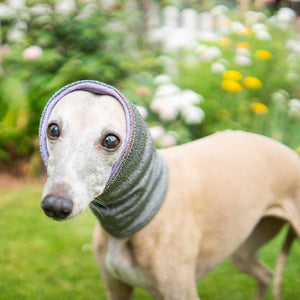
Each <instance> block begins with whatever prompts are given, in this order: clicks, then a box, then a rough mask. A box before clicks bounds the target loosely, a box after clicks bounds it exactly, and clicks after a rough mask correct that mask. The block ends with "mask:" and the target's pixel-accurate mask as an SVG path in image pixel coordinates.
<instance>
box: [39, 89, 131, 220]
mask: <svg viewBox="0 0 300 300" xmlns="http://www.w3.org/2000/svg"><path fill="white" fill-rule="evenodd" d="M52 102H53V101H52ZM46 110H47V108H46ZM126 129H127V124H126V114H125V111H124V107H122V105H121V103H120V101H118V100H117V99H116V98H115V97H113V96H111V95H99V94H95V93H91V92H88V91H82V90H75V91H71V92H69V93H67V94H66V95H64V96H63V97H61V98H60V99H59V101H57V103H55V105H54V106H53V108H52V109H51V110H50V112H49V113H48V115H47V116H46V117H45V116H44V118H42V122H41V127H40V139H41V151H42V156H43V159H44V162H45V164H46V166H47V173H48V180H47V182H46V184H45V187H44V191H43V200H42V208H43V210H44V212H45V213H46V215H47V216H50V217H52V218H54V219H56V220H63V219H67V218H72V217H75V216H76V215H78V214H79V213H81V212H83V211H84V210H85V209H86V208H87V206H88V205H89V203H90V202H91V201H92V200H93V199H95V198H96V197H97V196H99V195H101V194H102V193H103V191H104V189H105V186H106V184H107V182H108V180H109V178H110V176H111V175H112V173H113V172H114V169H115V168H116V167H117V164H118V161H119V160H120V157H121V156H122V154H123V150H124V144H125V142H126Z"/></svg>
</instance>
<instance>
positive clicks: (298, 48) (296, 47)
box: [285, 39, 300, 54]
mask: <svg viewBox="0 0 300 300" xmlns="http://www.w3.org/2000/svg"><path fill="white" fill-rule="evenodd" d="M285 47H286V49H288V50H290V51H293V52H295V53H297V54H300V41H297V40H293V39H289V40H288V41H287V42H286V44H285Z"/></svg>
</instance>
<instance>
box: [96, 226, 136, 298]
mask: <svg viewBox="0 0 300 300" xmlns="http://www.w3.org/2000/svg"><path fill="white" fill-rule="evenodd" d="M107 249H108V239H107V236H105V235H104V234H103V231H102V230H101V228H100V226H99V224H98V223H97V224H96V227H95V229H94V237H93V252H94V256H95V259H96V263H97V265H98V267H99V269H100V272H101V277H102V278H103V280H104V282H105V285H106V288H107V293H108V299H109V300H130V299H132V295H133V290H134V288H133V287H132V286H130V285H127V284H125V283H123V282H121V281H119V280H117V279H115V278H113V277H112V276H111V275H110V274H109V272H108V271H107V270H106V266H105V255H106V253H107Z"/></svg>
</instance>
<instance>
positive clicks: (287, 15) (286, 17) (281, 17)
mask: <svg viewBox="0 0 300 300" xmlns="http://www.w3.org/2000/svg"><path fill="white" fill-rule="evenodd" d="M296 17H297V14H296V12H295V11H294V10H293V9H291V8H288V7H282V8H280V9H279V11H278V14H277V20H278V21H280V22H287V23H291V22H293V21H294V20H295V19H296Z"/></svg>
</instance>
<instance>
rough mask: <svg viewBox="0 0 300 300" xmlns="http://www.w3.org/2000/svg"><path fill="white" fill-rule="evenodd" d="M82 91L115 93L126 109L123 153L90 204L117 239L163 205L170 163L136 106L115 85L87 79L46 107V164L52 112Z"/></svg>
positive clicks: (43, 121)
mask: <svg viewBox="0 0 300 300" xmlns="http://www.w3.org/2000/svg"><path fill="white" fill-rule="evenodd" d="M78 90H81V91H87V92H91V93H94V94H100V95H110V96H113V97H115V98H116V99H117V100H118V101H119V102H120V104H121V105H122V107H123V109H124V112H125V116H126V126H127V133H126V139H125V143H124V146H123V150H122V153H121V155H120V158H119V160H118V161H117V162H116V164H115V165H114V166H113V168H112V172H111V175H110V178H109V180H108V182H107V184H106V186H105V189H104V191H103V193H102V194H101V195H100V196H99V197H98V198H96V199H94V200H93V201H92V202H91V203H90V208H91V209H92V211H93V213H94V214H95V215H96V216H97V218H98V219H99V221H100V223H101V225H102V227H103V228H104V229H105V230H106V231H107V232H108V233H109V234H111V235H112V236H114V237H116V238H123V237H127V236H129V235H132V234H134V233H136V232H137V231H138V230H140V229H141V228H143V227H144V226H145V225H147V224H148V223H149V222H150V221H151V219H152V218H153V217H154V216H155V214H156V213H157V212H158V210H159V208H160V207H161V205H162V203H163V201H164V198H165V195H166V191H167V187H168V169H167V165H166V163H165V161H164V160H163V158H162V157H161V156H160V155H159V154H158V153H157V151H156V149H155V147H154V145H153V142H152V138H151V135H150V132H149V130H148V128H147V126H146V124H145V122H144V121H143V119H142V117H141V116H140V114H139V113H138V111H137V109H136V108H135V106H134V105H133V104H132V103H131V102H130V101H129V100H127V99H126V98H125V97H124V96H123V95H122V94H121V93H120V92H119V91H118V90H117V89H115V88H114V87H111V86H109V85H106V84H104V83H101V82H98V81H92V80H84V81H78V82H74V83H71V84H69V85H67V86H65V87H63V88H62V89H60V90H59V91H58V92H57V93H55V94H54V95H53V96H52V97H51V98H50V100H49V101H48V103H47V105H46V106H45V108H44V111H43V114H42V117H41V121H40V128H39V138H40V151H41V155H42V158H43V161H44V164H45V166H46V167H47V164H48V157H49V154H48V150H47V143H46V132H47V126H48V120H49V117H50V114H51V112H52V110H53V108H54V107H55V105H56V104H57V103H58V102H59V101H60V100H61V99H62V98H63V97H64V96H66V95H67V94H69V93H71V92H74V91H78ZM108 101H109V100H108ZM99 117H101V116H99ZM100 203H101V204H100Z"/></svg>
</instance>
